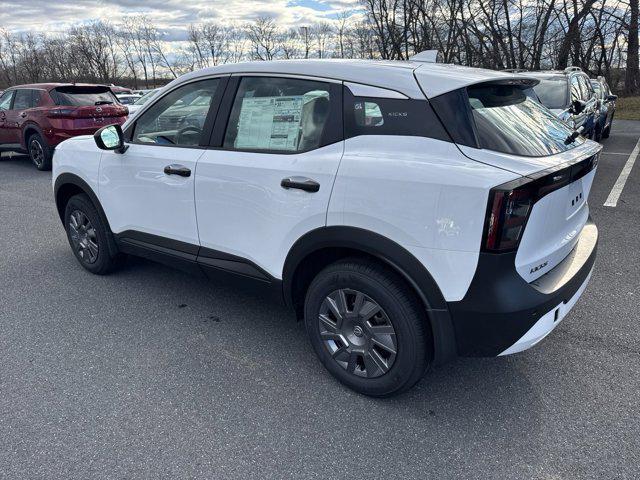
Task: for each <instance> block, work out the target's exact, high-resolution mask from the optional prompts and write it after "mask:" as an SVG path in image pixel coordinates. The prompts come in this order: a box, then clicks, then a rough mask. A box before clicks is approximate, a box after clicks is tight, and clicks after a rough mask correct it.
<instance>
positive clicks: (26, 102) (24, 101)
mask: <svg viewBox="0 0 640 480" xmlns="http://www.w3.org/2000/svg"><path fill="white" fill-rule="evenodd" d="M32 91H33V90H25V89H21V90H17V91H16V99H15V100H14V102H13V109H14V110H26V109H27V108H32V107H33V106H34V105H33V95H32V94H31V92H32Z"/></svg>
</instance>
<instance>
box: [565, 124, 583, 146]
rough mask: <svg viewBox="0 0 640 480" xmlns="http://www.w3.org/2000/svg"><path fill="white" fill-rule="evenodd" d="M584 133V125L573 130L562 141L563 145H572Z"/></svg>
mask: <svg viewBox="0 0 640 480" xmlns="http://www.w3.org/2000/svg"><path fill="white" fill-rule="evenodd" d="M583 131H584V125H583V126H582V127H580V128H577V129H575V130H574V131H573V132H572V133H571V134H570V135H569V136H568V137H567V138H565V139H564V144H565V145H569V144H570V143H573V142H574V140H575V139H576V138H578V136H580V134H581V133H582V132H583Z"/></svg>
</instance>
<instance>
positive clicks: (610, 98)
mask: <svg viewBox="0 0 640 480" xmlns="http://www.w3.org/2000/svg"><path fill="white" fill-rule="evenodd" d="M616 100H618V95H613V94H610V95H607V102H615V101H616Z"/></svg>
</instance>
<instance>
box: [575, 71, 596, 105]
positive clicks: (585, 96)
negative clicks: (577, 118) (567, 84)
mask: <svg viewBox="0 0 640 480" xmlns="http://www.w3.org/2000/svg"><path fill="white" fill-rule="evenodd" d="M578 78H579V79H580V87H581V89H582V100H590V99H591V97H593V91H592V89H591V84H590V83H589V79H588V78H587V77H585V76H584V75H580V76H579V77H578Z"/></svg>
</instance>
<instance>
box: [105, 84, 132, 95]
mask: <svg viewBox="0 0 640 480" xmlns="http://www.w3.org/2000/svg"><path fill="white" fill-rule="evenodd" d="M107 86H108V87H109V88H110V89H111V91H112V92H113V93H115V94H116V95H124V94H128V95H131V94H132V93H133V90H131V89H130V88H127V87H121V86H118V85H114V84H113V83H112V84H111V85H107Z"/></svg>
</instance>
